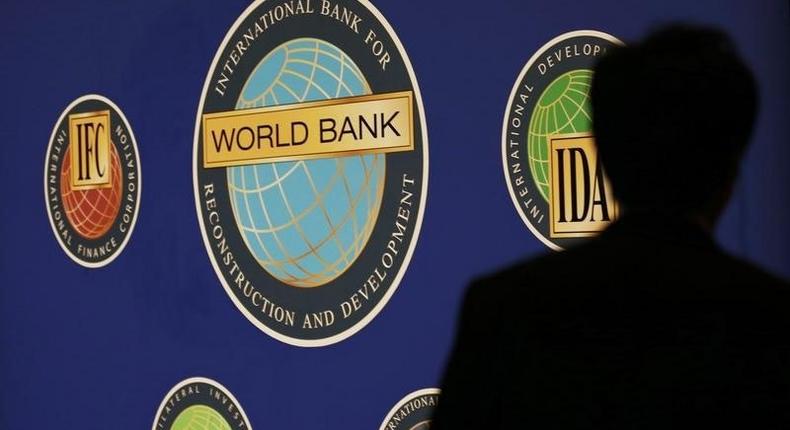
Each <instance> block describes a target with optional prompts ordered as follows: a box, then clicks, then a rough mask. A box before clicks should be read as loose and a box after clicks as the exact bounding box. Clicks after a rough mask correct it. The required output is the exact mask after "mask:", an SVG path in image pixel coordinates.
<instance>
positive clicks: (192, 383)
mask: <svg viewBox="0 0 790 430" xmlns="http://www.w3.org/2000/svg"><path fill="white" fill-rule="evenodd" d="M231 429H239V430H251V429H252V427H251V426H250V422H249V420H248V419H247V415H246V414H245V413H244V409H242V407H241V405H240V404H239V402H238V401H237V400H236V398H235V397H233V394H231V393H230V391H228V389H227V388H225V387H223V386H222V385H221V384H220V383H219V382H217V381H213V380H211V379H208V378H200V377H195V378H189V379H185V380H183V381H181V382H179V383H178V384H176V386H175V387H173V388H172V389H171V390H170V392H168V393H167V395H166V396H165V398H164V400H162V403H161V404H160V405H159V410H157V412H156V417H155V418H154V424H153V426H152V427H151V430H231Z"/></svg>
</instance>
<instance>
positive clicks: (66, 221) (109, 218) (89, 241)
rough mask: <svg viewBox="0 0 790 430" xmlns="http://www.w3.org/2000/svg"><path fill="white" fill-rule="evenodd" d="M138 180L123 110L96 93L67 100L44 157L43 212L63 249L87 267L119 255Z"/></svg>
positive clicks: (132, 218)
mask: <svg viewBox="0 0 790 430" xmlns="http://www.w3.org/2000/svg"><path fill="white" fill-rule="evenodd" d="M141 186H142V178H141V175H140V156H139V155H138V152H137V143H136V142H135V139H134V133H132V128H131V127H130V126H129V121H127V120H126V117H125V116H124V114H123V112H121V110H120V109H119V108H118V106H116V105H115V103H113V102H112V101H110V100H109V99H107V98H105V97H102V96H99V95H95V94H91V95H85V96H82V97H80V98H78V99H77V100H74V101H73V102H71V104H69V105H68V107H66V110H64V111H63V113H62V114H61V115H60V118H58V121H57V122H56V123H55V128H54V129H53V130H52V136H51V137H50V139H49V146H48V148H47V157H46V161H45V163H44V196H45V200H46V206H47V215H48V216H49V221H50V224H51V226H52V231H53V233H55V237H56V238H57V240H58V243H59V244H60V247H61V248H63V251H65V252H66V255H68V256H69V257H70V258H71V259H72V260H74V261H75V262H76V263H78V264H80V265H82V266H85V267H91V268H95V267H102V266H105V265H107V264H109V263H110V262H111V261H113V260H114V259H115V258H116V257H118V254H120V253H121V251H123V248H124V247H125V246H126V243H127V242H128V241H129V237H130V236H131V235H132V231H133V230H134V224H135V222H136V220H137V213H138V212H139V209H140V189H141Z"/></svg>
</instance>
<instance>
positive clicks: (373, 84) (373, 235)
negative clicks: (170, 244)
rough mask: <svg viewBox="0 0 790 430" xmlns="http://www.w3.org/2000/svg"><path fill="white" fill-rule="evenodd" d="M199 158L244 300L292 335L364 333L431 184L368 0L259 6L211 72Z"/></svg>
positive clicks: (408, 85) (413, 89) (409, 93)
mask: <svg viewBox="0 0 790 430" xmlns="http://www.w3.org/2000/svg"><path fill="white" fill-rule="evenodd" d="M193 163H194V164H193V168H194V192H195V203H196V207H197V212H198V219H199V221H200V228H201V233H202V235H203V240H204V244H205V246H206V251H207V252H208V255H209V258H210V260H211V262H212V264H213V266H214V270H215V272H216V275H217V278H218V279H219V282H220V283H221V284H222V286H223V287H224V288H225V290H226V292H227V293H228V295H229V296H230V298H231V300H232V301H233V303H234V304H235V306H236V307H237V308H238V310H239V311H240V312H241V313H242V314H243V315H244V316H245V317H246V318H247V319H248V320H249V321H250V322H252V323H253V324H255V326H257V327H258V328H259V329H261V330H262V331H264V332H265V333H267V334H268V335H270V336H272V337H274V338H276V339H278V340H280V341H282V342H286V343H289V344H292V345H298V346H323V345H328V344H332V343H335V342H339V341H341V340H343V339H346V338H348V337H349V336H351V335H353V334H354V333H356V332H357V331H359V330H360V329H361V328H362V327H364V326H365V325H366V324H368V323H369V322H370V321H371V320H372V319H373V318H374V317H375V316H376V315H377V314H378V312H380V311H381V309H382V308H383V307H384V306H385V305H386V303H387V301H388V300H389V298H390V297H391V296H392V294H394V292H395V290H396V288H398V285H399V284H400V282H401V279H402V278H403V276H404V274H405V272H406V269H407V267H408V265H409V261H410V260H411V256H412V253H413V251H414V247H415V246H416V243H417V238H418V236H419V232H420V226H421V224H422V216H423V210H424V207H425V198H426V194H427V172H428V139H427V133H426V127H425V118H424V114H423V106H422V101H421V98H420V92H419V87H418V85H417V80H416V78H415V76H414V72H413V70H412V67H411V64H410V62H409V58H408V56H407V55H406V51H405V50H404V48H403V46H402V45H401V43H400V41H399V40H398V38H397V36H396V34H395V32H394V30H393V29H392V27H391V26H390V25H389V23H387V21H386V20H385V19H384V17H383V16H382V15H381V13H380V12H379V11H378V10H376V8H375V7H374V6H373V5H372V4H370V3H369V2H367V1H357V0H266V1H263V0H258V1H256V2H254V3H253V4H252V5H250V6H249V7H248V8H247V10H245V11H244V12H243V13H242V14H241V16H240V17H239V19H238V20H237V21H236V23H235V24H233V26H232V27H231V29H230V31H229V32H228V34H227V36H226V37H225V40H224V41H223V42H222V44H221V45H220V47H219V50H218V51H217V53H216V56H215V58H214V62H213V63H212V65H211V68H210V69H209V73H208V76H207V78H206V82H205V86H204V89H203V94H202V97H201V101H200V106H199V108H198V115H197V118H196V123H195V144H194V159H193Z"/></svg>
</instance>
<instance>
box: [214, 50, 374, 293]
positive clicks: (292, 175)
mask: <svg viewBox="0 0 790 430" xmlns="http://www.w3.org/2000/svg"><path fill="white" fill-rule="evenodd" d="M370 93H371V90H370V87H369V86H368V83H367V81H366V80H365V78H364V76H362V73H361V72H360V70H359V68H358V67H357V66H356V65H355V64H354V62H353V61H352V60H351V59H350V58H349V57H348V56H347V55H346V54H345V53H344V52H343V51H341V50H340V49H338V48H337V47H335V46H334V45H332V44H330V43H327V42H325V41H322V40H319V39H313V38H300V39H294V40H291V41H289V42H286V43H283V44H282V45H280V46H278V47H277V48H275V49H274V50H273V51H271V52H270V53H269V54H268V55H266V56H265V57H264V58H263V59H262V60H261V61H260V63H258V65H257V66H256V68H255V69H254V70H253V72H252V73H251V74H250V76H249V78H248V79H247V82H246V83H245V85H244V88H243V89H242V91H241V95H240V96H239V99H238V102H237V104H236V108H237V109H245V108H253V107H262V106H276V105H282V104H291V103H300V102H307V101H315V100H326V99H334V98H338V97H349V96H356V95H364V94H370ZM385 162H386V159H385V156H384V154H366V155H352V156H344V157H335V158H322V159H311V160H298V161H287V162H277V163H265V164H257V165H250V166H240V167H230V168H228V169H227V176H228V189H229V193H230V200H231V207H232V208H233V215H234V217H235V220H236V224H237V226H238V228H239V231H240V232H241V235H242V237H243V239H244V242H245V244H246V245H247V247H248V248H249V250H250V252H251V253H252V255H253V256H254V257H255V259H256V260H257V261H258V263H259V264H260V265H261V266H262V267H263V268H264V269H265V270H266V271H267V272H268V273H269V274H271V275H272V276H273V277H275V278H277V279H278V280H280V281H282V282H284V283H286V284H288V285H291V286H294V287H317V286H321V285H324V284H326V283H328V282H330V281H332V280H334V279H336V278H337V277H338V276H340V274H342V273H343V272H344V271H345V270H346V269H347V268H348V267H349V266H350V265H351V264H352V263H353V262H354V261H355V260H356V258H357V257H358V256H359V254H360V253H361V252H362V249H363V248H364V246H365V244H366V243H367V241H368V239H369V238H370V234H371V232H372V231H373V227H374V225H375V221H376V218H377V216H378V211H379V207H380V206H381V197H382V193H383V190H384V173H385Z"/></svg>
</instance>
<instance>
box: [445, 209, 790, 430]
mask: <svg viewBox="0 0 790 430" xmlns="http://www.w3.org/2000/svg"><path fill="white" fill-rule="evenodd" d="M788 417H790V287H789V286H788V285H787V284H786V283H785V282H784V281H782V280H780V279H778V278H776V277H773V276H771V275H769V274H767V273H765V272H764V271H762V270H760V269H758V268H756V267H754V266H752V265H751V264H749V263H746V262H744V261H741V260H738V259H736V258H734V257H731V256H729V255H727V254H725V253H723V252H722V251H721V250H719V249H718V248H717V247H716V245H715V244H714V243H713V241H712V240H711V239H710V237H708V235H706V234H705V233H704V232H703V230H701V229H699V228H696V227H695V226H694V225H693V224H691V223H683V222H669V221H666V220H662V219H660V218H659V217H650V216H639V217H631V218H625V219H623V220H621V221H619V222H617V223H616V224H615V225H613V226H612V227H610V228H609V229H608V230H607V231H605V232H604V233H603V234H602V235H601V236H600V237H599V238H597V239H594V240H591V241H590V242H588V243H586V244H584V245H581V246H579V247H577V248H574V249H571V250H568V251H565V252H561V253H553V254H551V255H547V256H545V257H542V258H539V259H536V260H533V261H531V262H527V263H524V264H519V265H516V266H515V267H512V268H510V269H507V270H505V271H502V272H500V273H497V274H495V275H493V276H490V277H487V278H485V279H481V280H479V281H476V282H474V283H473V284H472V286H471V287H470V288H469V289H468V291H467V294H466V298H465V300H464V304H463V306H462V310H461V316H460V321H459V326H458V334H457V338H456V341H455V346H454V349H453V351H452V353H451V356H450V359H449V362H448V365H447V370H446V373H445V377H444V380H443V383H442V397H441V400H440V402H439V406H438V408H437V411H436V413H435V416H434V422H433V426H432V430H437V429H438V430H446V429H453V430H458V429H500V428H502V429H521V428H524V429H530V430H544V429H577V428H591V429H593V428H594V429H620V428H634V429H640V430H644V429H652V428H656V429H658V428H661V429H673V428H695V429H697V430H701V429H717V428H718V429H724V428H744V429H752V428H753V429H764V428H790V420H788ZM717 426H718V427H717Z"/></svg>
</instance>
